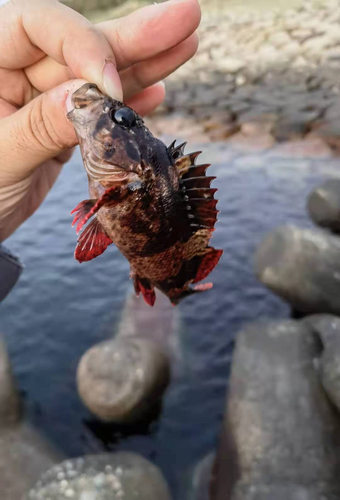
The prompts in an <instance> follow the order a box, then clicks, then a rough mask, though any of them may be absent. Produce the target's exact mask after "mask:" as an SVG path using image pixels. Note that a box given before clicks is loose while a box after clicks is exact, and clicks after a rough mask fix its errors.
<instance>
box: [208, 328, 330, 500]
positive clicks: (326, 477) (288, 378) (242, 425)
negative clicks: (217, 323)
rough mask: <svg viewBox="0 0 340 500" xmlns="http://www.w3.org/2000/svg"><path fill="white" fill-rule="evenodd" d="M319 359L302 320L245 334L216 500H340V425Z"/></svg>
mask: <svg viewBox="0 0 340 500" xmlns="http://www.w3.org/2000/svg"><path fill="white" fill-rule="evenodd" d="M319 353H320V342H319V341H318V339H317V338H316V337H315V335H313V334H312V332H311V330H310V328H309V326H308V325H307V324H304V323H303V322H296V321H290V320H284V321H278V322H274V323H255V324H252V325H249V326H248V327H247V328H245V329H244V330H243V331H241V332H240V333H239V334H238V337H237V343H236V349H235V352H234V358H233V365H232V375H231V381H230V392H229V398H228V404H227V408H226V415H225V420H224V427H223V433H222V439H221V443H220V446H219V450H218V454H217V463H216V481H215V483H214V485H213V496H212V498H213V499H214V500H229V499H232V500H269V499H270V500H274V499H275V500H281V499H282V500H320V499H321V498H323V499H324V500H335V499H337V498H339V496H340V480H339V475H338V471H339V470H340V469H339V467H340V451H339V449H340V448H339V445H340V419H339V415H338V413H337V412H336V411H335V409H334V407H333V405H332V404H331V403H330V401H329V399H328V397H327V395H326V393H325V391H324V390H323V387H322V385H321V384H320V382H319V377H318V374H317V372H316V371H315V368H314V362H313V360H314V359H315V358H316V357H317V356H318V355H319ZM235 468H236V472H237V474H236V475H235V470H233V469H235Z"/></svg>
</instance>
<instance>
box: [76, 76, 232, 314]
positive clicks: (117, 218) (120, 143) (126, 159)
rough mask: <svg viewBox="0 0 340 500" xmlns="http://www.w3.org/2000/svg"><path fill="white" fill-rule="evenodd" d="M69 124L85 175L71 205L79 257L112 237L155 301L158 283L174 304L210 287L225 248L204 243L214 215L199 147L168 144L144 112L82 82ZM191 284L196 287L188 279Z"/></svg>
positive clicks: (138, 287) (141, 289) (140, 289)
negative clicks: (79, 197) (83, 194)
mask: <svg viewBox="0 0 340 500" xmlns="http://www.w3.org/2000/svg"><path fill="white" fill-rule="evenodd" d="M73 105H74V109H73V110H72V111H71V112H70V113H69V114H68V119H69V120H70V121H71V122H72V123H73V125H74V127H75V130H76V133H77V136H78V139H79V144H80V149H81V154H82V158H83V162H84V167H85V170H86V172H87V176H88V182H89V192H90V199H88V200H84V201H82V202H81V203H79V205H78V206H77V207H76V208H75V209H74V210H73V211H72V213H75V216H74V220H73V225H74V224H77V226H76V229H77V233H79V231H80V230H81V229H82V228H83V226H84V224H85V223H86V222H87V221H88V220H89V219H90V218H91V217H92V221H91V222H90V224H89V225H88V226H87V227H86V229H85V230H84V231H83V232H82V233H81V235H80V237H79V238H78V244H77V246H76V250H75V258H76V259H77V260H78V261H79V262H85V261H89V260H91V259H94V258H95V257H98V255H100V254H102V253H103V252H104V251H105V249H106V248H107V247H108V245H110V244H111V243H115V244H116V246H117V247H118V248H119V250H120V251H121V253H122V254H123V255H124V256H125V257H126V258H127V260H128V261H129V263H130V266H131V275H130V277H131V278H132V279H133V282H134V287H135V291H136V293H137V295H138V294H139V293H142V295H143V297H144V299H145V301H146V302H147V303H148V304H149V305H150V306H152V305H153V304H154V302H155V299H156V295H155V291H154V288H155V287H156V288H158V289H159V290H161V291H162V292H163V293H164V294H165V295H167V296H168V297H169V299H170V300H171V302H172V303H173V304H177V303H178V302H179V301H180V300H181V299H182V298H183V297H185V296H187V295H190V294H192V293H195V292H201V291H204V290H208V289H209V288H211V287H212V283H205V284H200V285H195V284H196V283H198V282H199V281H201V280H203V279H205V278H206V277H207V276H208V274H209V273H210V272H211V271H212V270H213V269H214V267H215V266H216V264H217V263H218V261H219V259H220V257H221V255H222V252H223V251H222V250H215V249H214V248H212V247H211V246H209V240H210V238H211V236H212V232H213V230H214V225H215V222H216V220H217V213H218V211H217V210H216V204H217V200H215V199H214V193H215V192H216V191H217V189H212V188H211V187H210V183H211V181H212V180H213V179H215V177H207V176H206V175H205V173H206V170H207V168H208V167H209V165H196V164H195V160H196V158H197V156H198V155H199V154H200V152H195V153H191V154H184V147H185V145H186V143H184V144H180V145H179V146H176V142H173V143H172V144H171V145H170V146H169V147H167V146H166V145H165V144H164V143H163V142H162V141H160V140H159V139H156V138H155V137H154V136H153V135H152V134H151V132H150V131H149V130H148V129H147V127H146V126H145V124H144V121H143V120H142V118H141V117H140V116H139V115H137V114H136V113H135V112H134V111H133V110H132V109H131V108H129V107H127V106H125V104H123V103H122V102H119V101H116V100H113V99H111V98H109V97H107V96H106V95H104V94H102V93H101V92H100V91H99V89H98V88H97V86H96V85H94V84H91V83H87V84H85V85H83V86H82V87H81V88H80V89H79V90H77V91H76V92H75V93H74V94H73ZM192 284H194V286H193V287H191V286H190V285H192Z"/></svg>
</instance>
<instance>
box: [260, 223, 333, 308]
mask: <svg viewBox="0 0 340 500" xmlns="http://www.w3.org/2000/svg"><path fill="white" fill-rule="evenodd" d="M254 269H255V273H256V275H257V277H258V278H259V280H260V281H261V282H262V283H263V284H264V285H265V286H267V287H268V288H269V289H270V290H272V291H273V292H274V293H276V294H277V295H279V296H280V297H282V298H283V299H284V300H286V301H287V302H289V303H290V304H291V305H292V306H293V308H294V309H296V310H298V311H302V312H308V313H333V314H340V240H339V238H337V237H335V236H332V235H329V234H327V233H326V232H324V231H321V230H310V229H299V228H296V227H294V226H286V227H280V228H278V229H275V230H274V231H273V232H271V233H270V234H268V235H267V236H266V237H265V239H264V240H263V242H262V243H261V245H260V247H259V249H258V250H257V252H256V255H255V259H254Z"/></svg>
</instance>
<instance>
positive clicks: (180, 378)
mask: <svg viewBox="0 0 340 500" xmlns="http://www.w3.org/2000/svg"><path fill="white" fill-rule="evenodd" d="M192 149H195V148H192ZM204 149H205V154H204V155H202V157H201V158H202V162H204V161H213V167H211V169H210V171H209V173H210V175H217V180H216V181H214V184H215V186H216V187H219V192H218V193H217V194H218V198H219V199H220V203H219V206H218V208H219V209H220V210H221V213H220V216H219V219H220V222H219V223H218V225H217V229H216V231H215V233H214V237H213V244H214V246H215V247H216V248H223V249H224V255H223V256H222V259H221V261H220V264H219V266H218V267H217V268H216V270H215V271H214V272H213V274H212V275H211V280H212V281H213V282H214V288H213V290H211V291H209V292H206V293H204V294H198V295H196V296H194V297H190V298H188V299H186V300H185V301H184V302H183V303H181V304H180V306H179V308H178V314H179V316H180V323H179V324H180V328H179V331H177V332H176V336H177V342H176V343H175V345H176V346H177V347H176V348H177V349H179V350H180V351H181V352H180V356H178V357H177V358H176V362H175V365H176V366H175V367H174V378H173V381H172V383H171V385H170V387H169V389H168V391H167V393H166V397H165V401H164V405H163V411H162V413H161V416H160V418H159V419H158V421H155V422H153V423H152V424H151V425H150V426H149V427H143V426H141V427H140V428H138V429H134V431H133V432H132V433H131V431H129V432H127V431H125V430H124V429H121V428H118V427H112V426H105V427H100V426H98V424H97V423H96V421H95V420H94V419H92V417H91V416H90V414H89V412H87V410H86V409H85V408H84V407H83V405H82V404H81V402H80V401H79V399H78V396H77V392H76V385H75V372H76V367H77V363H78V361H79V358H80V356H81V355H82V353H83V352H84V351H85V350H86V349H87V348H89V347H90V346H92V345H93V344H95V343H97V342H99V341H101V340H104V339H106V338H108V337H110V336H111V335H112V334H113V333H114V332H115V330H116V329H117V328H118V324H119V321H120V317H121V312H122V309H123V306H124V303H125V300H126V297H127V295H128V294H129V293H130V292H131V282H130V281H129V279H128V274H129V266H128V263H127V262H126V261H125V260H124V258H123V257H122V256H121V255H120V254H119V252H118V250H117V249H116V248H115V247H114V246H113V245H112V246H110V247H109V248H108V250H107V251H106V252H105V254H103V255H102V256H100V257H99V258H97V259H96V260H94V261H92V262H90V263H88V264H83V265H79V263H78V262H76V261H75V260H74V259H73V250H74V247H75V242H76V235H75V231H74V229H72V228H71V217H70V215H69V214H70V211H71V210H72V209H73V208H74V206H76V205H77V204H78V202H79V201H80V200H82V199H84V198H86V197H87V181H86V176H85V173H84V170H83V167H82V164H81V160H80V155H79V152H77V153H76V155H75V156H74V158H73V159H72V161H71V162H70V163H69V164H68V165H67V166H66V167H65V169H64V172H63V174H62V175H61V176H60V178H59V179H58V181H57V183H56V186H55V188H54V189H53V190H52V192H51V193H50V195H49V196H48V198H47V200H46V201H45V203H44V204H43V206H42V207H41V208H40V209H39V210H38V211H37V212H36V214H35V215H34V216H33V217H32V218H31V219H30V220H29V221H27V222H26V223H25V224H24V225H23V226H22V228H20V230H18V231H17V233H16V234H15V235H14V236H12V237H11V238H10V239H9V240H8V241H7V242H6V243H7V246H8V247H9V248H10V249H11V250H12V251H14V252H16V253H18V254H20V256H21V259H22V261H23V262H24V264H25V266H26V267H25V272H24V273H23V275H22V277H21V279H20V282H19V284H18V285H17V286H16V288H15V289H14V290H13V292H12V294H11V295H10V296H9V297H8V298H7V299H6V300H5V302H4V303H3V304H2V305H1V319H0V330H1V331H2V332H3V333H4V334H5V335H6V338H7V341H8V346H9V350H10V354H11V358H12V362H13V367H14V371H15V375H16V377H17V380H18V383H19V386H20V388H21V389H22V391H23V393H24V395H25V397H26V403H27V410H28V415H29V418H30V419H31V420H32V421H33V422H34V423H35V424H36V425H37V426H38V427H39V428H41V429H42V430H43V431H44V432H45V433H46V434H47V435H48V436H49V438H50V439H52V440H53V441H54V442H55V443H57V444H58V445H59V446H60V447H61V448H62V449H63V450H64V451H65V452H66V453H67V454H68V455H70V456H75V455H79V454H83V453H88V452H97V451H100V450H102V449H129V450H134V451H138V452H141V453H142V454H143V455H145V456H146V457H149V458H151V459H152V460H153V461H154V462H155V463H156V464H158V465H160V466H161V468H162V469H163V471H164V473H165V475H166V477H167V479H168V481H169V482H170V484H171V486H172V488H173V491H174V494H175V498H176V499H178V498H184V497H185V495H184V493H183V487H184V485H185V481H186V479H185V477H186V473H187V472H189V471H190V468H191V467H192V466H193V465H194V464H195V463H196V462H197V461H198V460H199V459H200V458H201V457H203V456H204V455H206V454H207V453H208V452H210V451H211V450H212V449H214V447H215V445H216V441H217V437H218V431H219V426H220V423H221V419H222V415H223V407H224V399H225V392H226V389H227V384H228V375H229V370H230V361H231V354H232V347H233V339H234V337H235V334H236V332H237V331H238V330H239V329H240V328H241V327H242V325H244V324H245V323H246V322H248V321H252V320H257V319H259V318H260V317H261V318H262V317H271V318H278V317H284V316H287V315H288V314H289V310H288V307H287V306H286V305H285V304H283V303H282V302H281V301H280V300H279V299H277V298H275V297H274V296H273V295H271V294H270V293H269V292H267V291H266V290H265V289H264V288H263V287H262V286H261V285H260V284H259V283H258V282H257V281H256V279H255V277H254V276H253V273H252V256H253V253H254V250H255V249H256V247H257V245H258V243H259V242H260V241H261V239H262V237H263V236H264V234H265V233H266V232H268V231H270V230H271V229H272V228H274V227H276V226H278V225H281V224H285V223H293V224H297V225H300V226H303V227H308V226H311V225H312V224H311V223H310V222H309V220H308V218H307V215H306V212H305V200H306V196H307V194H308V193H309V191H310V190H311V189H312V188H313V187H314V186H315V185H317V184H318V183H319V182H320V181H321V180H323V179H324V178H327V177H331V176H335V175H337V176H338V175H339V174H338V172H340V169H339V160H335V159H334V160H331V159H322V158H318V159H309V158H301V157H295V158H293V157H289V156H285V157H284V158H283V157H280V155H279V154H276V153H275V150H274V151H273V150H272V151H269V152H267V153H255V152H250V153H249V152H248V153H244V152H241V151H240V150H233V149H231V148H229V147H227V146H225V145H224V146H221V145H218V144H214V145H209V146H206V145H205V146H204ZM176 311H177V310H176Z"/></svg>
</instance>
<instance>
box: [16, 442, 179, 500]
mask: <svg viewBox="0 0 340 500" xmlns="http://www.w3.org/2000/svg"><path fill="white" fill-rule="evenodd" d="M70 498H71V499H72V500H171V496H170V492H169V488H168V486H167V484H166V482H165V479H164V478H163V475H162V473H161V472H160V470H159V469H158V468H157V467H156V466H155V465H153V464H152V463H151V462H149V461H148V460H146V459H145V458H143V457H141V456H139V455H137V454H134V453H128V452H119V453H115V454H103V455H93V456H86V457H83V458H78V459H72V460H67V461H65V462H62V463H61V464H60V465H56V466H55V467H53V468H52V469H50V470H49V471H47V472H46V473H45V474H44V475H43V476H42V478H41V479H40V481H39V482H38V483H37V484H36V485H35V487H34V488H33V489H32V490H31V491H30V492H29V493H28V494H27V496H26V497H25V499H24V500H47V499H49V500H69V499H70Z"/></svg>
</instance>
